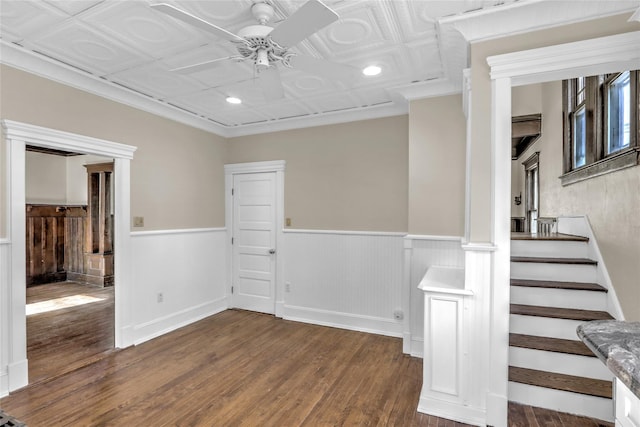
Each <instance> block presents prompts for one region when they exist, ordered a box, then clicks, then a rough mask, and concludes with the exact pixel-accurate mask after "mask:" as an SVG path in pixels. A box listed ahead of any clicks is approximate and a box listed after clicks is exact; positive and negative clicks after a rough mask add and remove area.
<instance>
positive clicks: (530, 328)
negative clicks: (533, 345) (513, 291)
mask: <svg viewBox="0 0 640 427" xmlns="http://www.w3.org/2000/svg"><path fill="white" fill-rule="evenodd" d="M509 322H510V328H509V330H510V332H512V333H514V334H524V335H535V336H538V337H551V338H563V339H567V340H578V339H579V338H578V334H577V333H576V328H577V327H578V325H580V324H582V323H585V322H584V321H583V320H568V319H553V318H550V317H537V316H523V315H520V314H512V315H510V316H509Z"/></svg>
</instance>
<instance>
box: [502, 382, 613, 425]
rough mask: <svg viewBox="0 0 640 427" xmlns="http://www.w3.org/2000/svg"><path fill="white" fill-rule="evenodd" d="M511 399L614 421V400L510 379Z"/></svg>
mask: <svg viewBox="0 0 640 427" xmlns="http://www.w3.org/2000/svg"><path fill="white" fill-rule="evenodd" d="M508 394H509V400H510V401H512V402H517V403H522V404H525V405H531V406H537V407H539V408H547V409H551V410H554V411H559V412H567V413H569V414H577V415H582V416H586V417H591V418H597V419H599V420H603V421H608V422H613V400H611V399H605V398H602V397H596V396H588V395H584V394H579V393H572V392H569V391H561V390H554V389H549V388H543V387H537V386H532V385H528V384H520V383H515V382H512V381H509V392H508Z"/></svg>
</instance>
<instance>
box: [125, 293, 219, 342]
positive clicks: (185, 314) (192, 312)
mask: <svg viewBox="0 0 640 427" xmlns="http://www.w3.org/2000/svg"><path fill="white" fill-rule="evenodd" d="M227 308H228V305H227V298H226V297H221V298H218V299H216V300H214V301H207V302H205V303H203V304H199V305H197V306H194V307H189V308H187V309H184V310H181V311H178V312H175V313H171V314H168V315H166V316H163V317H160V318H158V319H153V320H151V321H149V322H145V323H141V324H139V325H136V326H134V327H133V330H134V333H135V336H136V338H135V341H134V344H135V345H138V344H142V343H143V342H145V341H149V340H151V339H153V338H157V337H159V336H161V335H164V334H166V333H169V332H171V331H174V330H176V329H179V328H182V327H183V326H187V325H189V324H191V323H194V322H197V321H198V320H202V319H204V318H206V317H209V316H213V315H214V314H218V313H220V312H222V311H225V310H226V309H227Z"/></svg>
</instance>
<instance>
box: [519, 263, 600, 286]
mask: <svg viewBox="0 0 640 427" xmlns="http://www.w3.org/2000/svg"><path fill="white" fill-rule="evenodd" d="M511 278H513V279H532V280H555V281H558V282H580V283H595V282H596V279H597V269H596V266H595V265H588V264H587V265H585V264H549V263H539V262H512V263H511Z"/></svg>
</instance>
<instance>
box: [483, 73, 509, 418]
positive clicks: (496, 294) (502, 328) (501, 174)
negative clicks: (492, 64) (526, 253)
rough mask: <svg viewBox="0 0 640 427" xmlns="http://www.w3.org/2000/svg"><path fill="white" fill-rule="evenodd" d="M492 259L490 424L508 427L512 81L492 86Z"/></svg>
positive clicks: (488, 397) (498, 82) (494, 83)
mask: <svg viewBox="0 0 640 427" xmlns="http://www.w3.org/2000/svg"><path fill="white" fill-rule="evenodd" d="M491 89H492V90H491V153H492V165H491V178H492V189H493V191H492V195H491V198H492V215H491V217H492V236H493V243H494V245H495V247H496V250H495V252H494V253H493V257H492V271H493V277H492V289H491V359H490V360H491V365H490V377H489V378H490V384H489V393H488V396H487V424H489V425H493V426H495V427H500V426H505V427H506V425H507V408H508V381H509V377H508V372H509V291H510V289H509V276H510V262H509V260H510V250H511V242H510V223H509V215H510V212H509V202H510V199H511V179H510V174H511V170H510V167H511V161H510V159H511V79H510V78H499V79H495V80H493V81H492V84H491Z"/></svg>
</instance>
